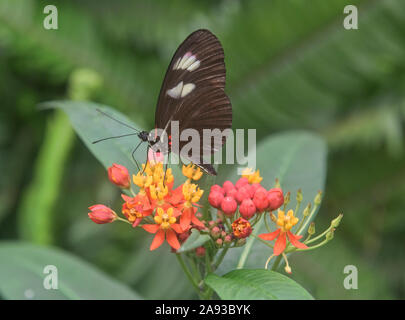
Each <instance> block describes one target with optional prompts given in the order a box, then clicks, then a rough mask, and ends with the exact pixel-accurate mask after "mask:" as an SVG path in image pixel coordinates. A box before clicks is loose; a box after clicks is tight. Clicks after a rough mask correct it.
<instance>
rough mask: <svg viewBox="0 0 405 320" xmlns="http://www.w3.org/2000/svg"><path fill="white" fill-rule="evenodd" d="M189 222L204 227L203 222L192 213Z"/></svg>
mask: <svg viewBox="0 0 405 320" xmlns="http://www.w3.org/2000/svg"><path fill="white" fill-rule="evenodd" d="M191 222H192V223H194V224H195V225H196V226H198V227H201V228H204V227H205V225H204V223H202V222H201V221H200V220H198V218H197V217H196V216H195V215H194V214H193V215H192V216H191Z"/></svg>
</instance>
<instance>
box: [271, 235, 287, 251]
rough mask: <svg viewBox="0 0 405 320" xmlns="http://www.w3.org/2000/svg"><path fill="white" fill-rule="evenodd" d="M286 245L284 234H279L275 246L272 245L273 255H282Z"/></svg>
mask: <svg viewBox="0 0 405 320" xmlns="http://www.w3.org/2000/svg"><path fill="white" fill-rule="evenodd" d="M286 244H287V239H286V235H285V232H281V233H280V235H279V236H278V237H277V241H276V244H275V245H274V252H273V253H274V255H275V256H278V255H279V254H280V253H282V252H283V251H284V249H285V246H286Z"/></svg>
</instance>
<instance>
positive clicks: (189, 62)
mask: <svg viewBox="0 0 405 320" xmlns="http://www.w3.org/2000/svg"><path fill="white" fill-rule="evenodd" d="M225 73H226V70H225V62H224V50H223V48H222V45H221V43H220V42H219V40H218V38H217V37H216V36H215V35H214V34H212V33H211V32H210V31H208V30H205V29H200V30H197V31H194V32H193V33H191V34H190V35H189V36H188V37H187V38H186V39H185V40H184V41H183V43H181V44H180V46H179V47H178V48H177V50H176V52H175V53H174V55H173V58H172V60H171V61H170V64H169V66H168V68H167V71H166V75H165V77H164V80H163V84H162V87H161V89H160V93H159V98H158V102H157V107H156V111H155V129H158V128H159V129H160V130H161V131H162V134H160V135H157V134H153V131H152V132H151V133H149V132H147V131H138V132H137V135H138V137H139V138H140V140H141V142H140V143H142V142H147V143H148V150H149V148H150V147H152V148H153V147H156V146H157V145H158V144H159V145H163V142H168V143H166V145H167V147H166V150H164V152H165V153H166V154H167V153H169V152H171V151H173V152H175V153H179V150H182V148H183V147H184V146H186V145H187V144H188V143H190V142H191V138H189V139H185V140H182V139H180V140H179V141H178V144H179V148H178V150H174V149H173V148H172V143H171V136H172V132H171V127H172V126H171V124H172V123H174V122H177V123H178V128H179V132H180V133H181V132H183V131H184V130H186V129H194V130H196V132H198V134H199V136H200V139H199V141H198V143H199V150H200V151H202V152H200V153H199V154H197V155H193V154H192V153H191V152H188V153H186V154H181V156H182V157H184V158H186V159H187V160H189V161H191V162H193V163H194V164H196V165H197V166H199V167H200V168H201V169H203V170H204V171H205V172H207V173H208V174H210V175H216V174H217V173H216V171H215V169H214V167H213V166H212V165H211V164H207V163H203V162H204V161H203V155H206V154H213V153H214V152H216V151H218V150H219V149H220V148H221V147H222V146H223V144H224V143H225V141H226V136H225V135H222V134H221V136H220V139H219V140H216V139H215V138H214V139H213V140H214V142H213V141H212V140H211V139H209V140H208V139H207V140H205V139H203V138H202V137H203V131H204V129H210V130H214V129H219V130H220V131H221V132H223V130H225V129H230V128H231V127H232V105H231V102H230V100H229V98H228V96H227V95H226V93H225V91H224V89H225ZM100 112H101V111H100ZM114 120H116V119H114ZM127 127H131V126H128V125H127ZM131 128H132V129H135V130H136V128H133V127H131ZM156 132H157V130H156ZM102 140H105V139H100V140H98V141H95V142H93V143H96V142H99V141H102ZM166 140H168V141H166ZM215 141H216V142H215ZM138 146H139V145H138ZM138 146H137V147H138ZM137 147H136V148H135V150H134V151H133V152H132V156H133V158H134V153H135V151H136V149H137ZM134 160H135V161H136V159H135V158H134Z"/></svg>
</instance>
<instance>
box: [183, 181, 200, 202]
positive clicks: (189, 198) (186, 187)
mask: <svg viewBox="0 0 405 320" xmlns="http://www.w3.org/2000/svg"><path fill="white" fill-rule="evenodd" d="M182 191H183V196H184V200H186V203H185V204H184V205H185V206H186V207H191V204H192V203H196V202H198V201H199V200H200V198H201V196H202V195H203V193H204V190H201V189H200V188H198V186H197V185H196V184H194V183H190V180H187V181H186V182H185V183H184V184H183V189H182Z"/></svg>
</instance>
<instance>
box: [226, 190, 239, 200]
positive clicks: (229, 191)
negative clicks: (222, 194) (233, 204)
mask: <svg viewBox="0 0 405 320" xmlns="http://www.w3.org/2000/svg"><path fill="white" fill-rule="evenodd" d="M237 192H238V190H236V188H233V189H229V190H228V191H227V192H226V196H227V197H232V198H234V199H235V197H236V193H237Z"/></svg>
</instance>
